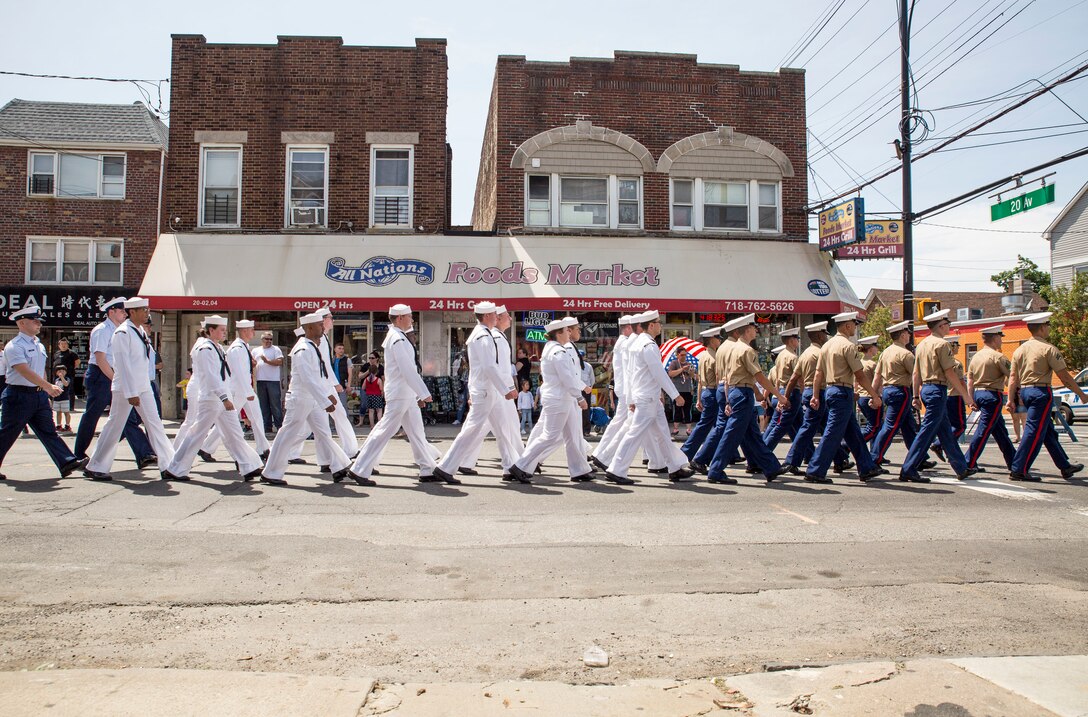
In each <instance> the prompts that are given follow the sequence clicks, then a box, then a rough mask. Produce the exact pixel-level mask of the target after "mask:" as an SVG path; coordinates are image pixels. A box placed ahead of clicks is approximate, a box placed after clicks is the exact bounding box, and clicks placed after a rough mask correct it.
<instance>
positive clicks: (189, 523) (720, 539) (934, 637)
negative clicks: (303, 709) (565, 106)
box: [0, 427, 1088, 683]
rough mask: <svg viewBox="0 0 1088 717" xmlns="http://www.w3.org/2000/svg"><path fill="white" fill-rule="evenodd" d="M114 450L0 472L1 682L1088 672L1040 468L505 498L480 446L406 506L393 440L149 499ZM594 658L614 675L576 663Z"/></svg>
mask: <svg viewBox="0 0 1088 717" xmlns="http://www.w3.org/2000/svg"><path fill="white" fill-rule="evenodd" d="M1078 430H1079V431H1080V433H1081V434H1082V436H1083V437H1084V440H1085V443H1081V444H1077V445H1073V446H1071V447H1070V448H1069V451H1070V453H1071V455H1072V456H1073V457H1074V460H1078V459H1081V460H1085V459H1088V450H1085V448H1083V447H1082V446H1085V445H1086V444H1088V435H1085V434H1088V430H1085V429H1083V428H1080V427H1078ZM170 432H171V433H173V431H172V430H171V431H170ZM429 432H430V433H431V435H432V436H444V438H441V439H439V438H435V440H436V441H437V442H438V443H439V447H440V448H442V449H444V448H445V447H446V446H448V445H449V439H450V437H451V436H452V435H453V429H451V428H450V427H441V428H440V429H437V430H435V429H429ZM1063 440H1064V439H1063ZM787 448H788V445H786V446H782V447H780V448H779V450H778V453H779V455H780V456H781V455H784V454H785V450H786V449H787ZM308 452H312V447H310V448H309V449H308ZM902 455H903V449H902V446H900V445H897V446H896V447H895V448H894V449H893V451H892V454H891V457H892V460H893V461H899V460H900V459H901V458H902ZM118 456H119V462H118V464H117V466H116V467H115V470H114V474H115V476H116V477H117V478H118V480H116V481H115V482H113V483H109V484H101V483H91V482H89V481H85V480H82V479H75V478H72V479H67V480H60V479H59V478H57V477H56V471H55V469H54V468H53V467H52V464H50V463H49V462H48V459H47V458H46V456H45V453H44V451H43V450H42V449H41V447H40V446H39V444H38V443H37V442H36V441H34V440H33V439H21V440H20V441H19V442H18V443H17V445H16V447H15V449H14V450H13V451H12V453H11V454H10V455H9V456H8V458H7V460H6V461H5V463H4V472H5V473H6V474H7V475H8V477H9V480H8V481H7V482H5V483H0V535H2V536H3V545H4V550H3V551H2V553H0V669H4V670H14V669H24V668H27V669H33V668H35V667H39V666H42V665H52V666H54V667H57V668H70V667H103V668H105V667H123V666H134V667H177V668H198V669H227V670H262V671H279V672H297V673H310V674H332V675H369V676H372V677H376V678H378V679H379V680H383V681H393V682H421V681H472V682H480V681H487V680H498V679H518V678H525V679H549V680H560V681H566V682H576V683H577V682H616V681H622V680H626V679H629V678H646V677H649V678H694V677H701V676H707V675H715V674H723V673H736V672H741V671H745V670H749V669H757V668H759V667H760V666H762V665H766V664H824V663H829V662H838V661H845V660H860V659H869V658H917V657H925V656H931V655H935V656H941V657H950V656H988V655H1021V654H1051V655H1061V654H1084V653H1088V593H1086V592H1085V590H1086V587H1088V557H1086V556H1088V481H1065V480H1062V479H1061V478H1060V477H1059V476H1058V475H1057V471H1056V470H1055V469H1054V468H1053V465H1052V464H1050V463H1049V460H1048V458H1047V457H1046V455H1045V453H1044V454H1043V456H1041V457H1040V459H1039V461H1038V462H1037V463H1036V468H1037V470H1038V471H1039V472H1041V473H1042V474H1043V475H1044V482H1043V483H1041V484H1034V485H1030V486H1027V487H1024V485H1023V484H1010V483H1009V482H1008V479H1007V475H1006V474H1004V473H1000V472H998V471H997V468H998V465H997V463H995V461H994V459H995V458H997V456H998V453H997V451H996V448H994V447H991V448H990V449H988V454H987V456H986V457H985V458H984V461H983V465H986V466H988V467H989V468H990V469H991V473H989V474H988V476H990V478H991V479H990V480H984V481H970V482H969V483H959V482H958V481H956V480H955V478H954V477H952V475H951V473H950V472H949V471H948V469H947V467H946V466H945V464H942V468H941V469H939V470H937V471H933V472H931V475H932V476H933V477H934V479H935V481H936V482H934V483H932V484H929V485H915V484H904V483H900V482H898V481H896V480H894V477H892V476H885V477H884V478H885V479H884V480H878V481H875V482H873V483H870V484H867V485H866V484H861V483H859V482H858V481H857V480H856V478H855V477H854V476H853V474H848V475H847V476H846V477H843V478H836V480H835V483H834V484H833V485H830V486H814V485H809V484H805V483H803V482H801V481H800V480H799V479H797V478H788V479H786V480H783V481H781V482H775V483H773V484H770V485H765V484H764V483H763V481H762V480H759V479H752V478H749V477H746V476H744V475H743V473H739V474H738V473H734V474H733V475H734V476H735V477H737V478H739V479H740V480H741V484H740V485H739V486H714V485H710V484H708V483H706V482H705V481H704V480H699V481H696V482H693V483H687V484H682V485H679V486H674V485H671V484H669V483H668V481H667V480H662V479H660V478H659V477H657V476H650V475H648V474H646V473H645V472H644V471H642V470H641V469H633V470H632V473H631V475H632V477H634V478H636V479H637V480H639V484H638V485H635V486H630V487H619V486H612V485H602V484H600V483H593V484H587V485H575V484H573V483H570V482H569V481H567V480H566V475H565V473H562V472H561V471H560V470H559V468H558V466H559V465H560V461H561V459H562V454H561V453H557V454H556V455H555V456H553V457H552V460H550V461H549V462H548V463H546V475H545V476H543V477H541V478H540V479H539V481H538V483H537V484H536V485H534V486H532V487H511V486H508V485H506V484H503V483H501V482H500V481H499V478H498V477H499V473H500V471H499V469H498V465H497V462H496V460H495V456H496V451H495V444H494V442H493V441H489V442H488V443H487V444H486V445H485V447H484V450H483V459H482V460H481V464H480V468H481V475H480V476H478V477H473V478H466V479H465V484H464V485H462V486H458V487H445V486H432V485H428V486H419V485H418V484H417V483H416V482H415V480H414V475H415V470H414V468H407V467H403V464H404V463H406V462H407V460H408V457H409V456H410V452H409V449H408V445H407V443H405V442H404V441H396V442H394V443H393V444H392V445H391V447H390V449H389V451H388V452H387V453H386V456H385V459H384V460H383V463H382V466H381V468H382V475H381V476H380V477H378V478H377V480H379V482H380V485H379V486H378V487H376V488H365V489H364V488H360V487H358V486H354V485H343V484H341V485H334V484H332V483H331V482H329V481H328V480H327V479H326V478H327V477H321V476H318V475H317V473H316V467H315V466H314V465H312V464H311V465H309V466H292V469H293V470H292V471H291V472H289V473H288V475H287V478H288V480H289V481H290V482H291V485H290V487H287V488H281V487H269V486H259V485H252V484H250V485H246V484H242V483H241V482H239V481H238V480H237V479H236V478H237V477H236V474H234V473H233V471H232V470H231V469H232V468H233V466H232V465H231V464H230V461H229V459H228V458H227V457H226V454H225V453H221V460H220V462H218V463H215V464H200V465H198V467H197V468H196V470H195V472H194V480H193V481H191V482H190V483H186V484H178V483H165V482H163V481H160V480H158V475H157V473H156V472H155V471H153V470H148V471H145V472H143V473H138V472H136V471H135V470H134V463H133V462H132V457H131V453H130V452H129V450H128V448H127V447H126V446H122V447H121V448H120V450H119V451H118ZM1085 462H1088V460H1086V461H1085ZM995 479H996V480H995ZM592 644H597V645H600V646H601V647H603V648H604V649H605V650H606V651H607V652H608V653H609V654H610V656H611V660H612V662H611V665H610V666H609V667H608V668H605V669H597V670H591V669H589V668H585V667H584V666H583V665H582V662H581V658H582V653H583V651H584V650H585V648H586V647H588V646H590V645H592Z"/></svg>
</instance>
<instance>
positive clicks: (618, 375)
mask: <svg viewBox="0 0 1088 717" xmlns="http://www.w3.org/2000/svg"><path fill="white" fill-rule="evenodd" d="M619 328H620V335H619V337H618V338H617V339H616V343H614V344H612V391H613V393H615V394H616V410H615V415H614V416H612V420H611V421H609V422H608V427H607V428H605V429H604V435H603V436H601V440H600V441H598V443H597V449H596V450H595V451H593V456H592V457H591V459H590V460H592V461H593V465H595V466H597V467H598V468H600V469H601V470H602V471H603V470H608V461H610V460H612V456H613V455H614V454H615V451H616V446H618V445H619V440H620V439H621V438H622V437H623V433H624V426H626V425H627V417H628V415H630V411H627V410H620V409H624V408H625V406H627V401H626V398H625V396H624V393H623V390H624V380H625V379H624V362H625V360H626V359H627V352H626V351H625V350H624V346H625V345H626V344H627V342H628V341H629V340H630V338H631V334H632V333H633V331H634V329H633V328H632V327H631V315H630V314H625V315H624V316H621V317H620V320H619Z"/></svg>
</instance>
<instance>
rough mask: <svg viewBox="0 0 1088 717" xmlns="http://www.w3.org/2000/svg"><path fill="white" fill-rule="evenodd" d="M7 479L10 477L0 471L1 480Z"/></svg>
mask: <svg viewBox="0 0 1088 717" xmlns="http://www.w3.org/2000/svg"><path fill="white" fill-rule="evenodd" d="M7 479H8V477H7V476H6V475H4V474H3V473H0V480H7Z"/></svg>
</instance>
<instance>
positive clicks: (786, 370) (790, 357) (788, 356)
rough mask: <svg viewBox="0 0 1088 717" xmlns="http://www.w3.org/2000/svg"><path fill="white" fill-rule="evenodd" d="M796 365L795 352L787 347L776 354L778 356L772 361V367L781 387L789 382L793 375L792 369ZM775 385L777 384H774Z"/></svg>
mask: <svg viewBox="0 0 1088 717" xmlns="http://www.w3.org/2000/svg"><path fill="white" fill-rule="evenodd" d="M796 366H797V354H795V353H794V352H792V351H790V350H789V349H783V350H782V353H780V354H778V358H776V359H775V361H774V367H775V369H776V371H775V375H776V376H777V377H778V378H777V381H778V383H781V384H782V387H784V386H785V385H786V383H788V382H789V380H790V377H791V376H793V370H794V368H796ZM776 385H777V384H776Z"/></svg>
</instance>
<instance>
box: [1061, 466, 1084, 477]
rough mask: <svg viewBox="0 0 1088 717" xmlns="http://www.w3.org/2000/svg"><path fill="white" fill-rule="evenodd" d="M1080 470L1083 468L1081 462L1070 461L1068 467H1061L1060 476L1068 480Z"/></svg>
mask: <svg viewBox="0 0 1088 717" xmlns="http://www.w3.org/2000/svg"><path fill="white" fill-rule="evenodd" d="M1082 470H1084V464H1083V463H1070V464H1069V467H1068V468H1063V469H1062V478H1065V479H1066V480H1069V479H1070V478H1072V477H1073V476H1075V475H1076V474H1077V473H1080V472H1081V471H1082Z"/></svg>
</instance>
